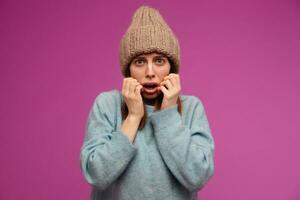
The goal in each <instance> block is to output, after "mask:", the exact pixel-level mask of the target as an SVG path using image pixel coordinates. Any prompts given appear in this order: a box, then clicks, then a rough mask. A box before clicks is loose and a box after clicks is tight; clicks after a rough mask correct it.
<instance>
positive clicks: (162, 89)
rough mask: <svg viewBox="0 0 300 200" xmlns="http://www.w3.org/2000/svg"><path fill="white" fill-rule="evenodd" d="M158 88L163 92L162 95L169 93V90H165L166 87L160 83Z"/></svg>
mask: <svg viewBox="0 0 300 200" xmlns="http://www.w3.org/2000/svg"><path fill="white" fill-rule="evenodd" d="M159 88H160V90H161V91H162V92H163V93H164V96H167V95H168V94H169V91H168V90H167V88H166V87H165V86H163V85H162V86H160V87H159Z"/></svg>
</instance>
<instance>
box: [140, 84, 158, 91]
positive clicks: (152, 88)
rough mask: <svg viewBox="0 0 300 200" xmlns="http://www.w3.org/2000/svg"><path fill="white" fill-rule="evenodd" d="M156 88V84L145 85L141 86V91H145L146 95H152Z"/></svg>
mask: <svg viewBox="0 0 300 200" xmlns="http://www.w3.org/2000/svg"><path fill="white" fill-rule="evenodd" d="M157 86H158V84H156V83H146V84H144V85H143V91H145V92H147V93H154V92H156V88H157Z"/></svg>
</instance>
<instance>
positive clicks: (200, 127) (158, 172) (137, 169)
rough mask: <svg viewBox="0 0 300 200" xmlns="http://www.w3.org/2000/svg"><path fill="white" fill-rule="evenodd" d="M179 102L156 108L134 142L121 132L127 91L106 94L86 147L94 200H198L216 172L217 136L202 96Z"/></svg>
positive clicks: (91, 119) (95, 110)
mask: <svg viewBox="0 0 300 200" xmlns="http://www.w3.org/2000/svg"><path fill="white" fill-rule="evenodd" d="M180 98H181V100H182V105H183V110H182V111H183V112H182V116H181V115H180V114H179V113H178V111H177V106H173V107H169V108H167V109H165V110H160V111H154V107H153V106H150V105H147V106H146V108H147V112H148V121H147V123H146V126H145V127H144V128H143V129H142V130H140V131H138V133H137V136H136V138H135V140H134V142H133V143H131V142H130V141H129V139H128V138H127V137H126V136H125V135H124V134H123V133H122V132H121V130H120V129H121V125H122V117H121V102H122V100H123V97H122V94H121V93H120V92H119V91H118V90H111V91H107V92H103V93H100V94H99V95H98V96H97V97H96V99H95V101H94V104H93V106H92V108H91V110H90V114H89V116H88V120H87V124H86V133H85V134H86V135H85V138H84V143H83V145H82V147H81V154H80V162H81V163H80V164H81V170H82V172H83V175H84V177H85V179H86V181H87V182H88V183H90V184H91V185H92V191H91V194H90V199H91V200H135V199H136V200H145V199H147V200H152V199H153V200H188V199H192V200H196V199H197V191H198V190H200V189H201V188H202V187H203V186H204V185H205V184H206V183H207V181H208V180H209V179H210V178H211V177H212V176H213V173H214V160H213V157H214V140H213V137H212V135H211V133H210V128H209V124H208V121H207V118H206V114H205V110H204V107H203V104H202V103H201V101H200V99H198V98H197V97H195V96H187V95H181V97H180Z"/></svg>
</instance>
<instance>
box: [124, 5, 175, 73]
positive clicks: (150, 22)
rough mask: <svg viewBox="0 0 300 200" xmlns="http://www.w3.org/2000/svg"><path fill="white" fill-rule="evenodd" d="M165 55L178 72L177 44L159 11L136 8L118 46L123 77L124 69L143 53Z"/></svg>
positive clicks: (144, 7) (147, 7)
mask: <svg viewBox="0 0 300 200" xmlns="http://www.w3.org/2000/svg"><path fill="white" fill-rule="evenodd" d="M152 52H157V53H162V54H165V55H166V56H167V57H168V58H169V59H170V60H171V62H172V63H173V65H174V73H178V72H179V66H180V46H179V42H178V40H177V38H176V36H175V34H174V33H173V31H172V30H171V28H170V27H169V26H168V24H167V23H166V22H165V20H164V19H163V17H162V16H161V15H160V13H159V11H158V10H156V9H154V8H151V7H149V6H141V7H140V8H138V9H137V10H136V11H135V13H134V15H133V18H132V22H131V24H130V26H129V28H128V29H127V32H126V33H125V34H124V36H123V38H122V41H121V46H120V66H121V71H122V74H123V75H124V76H126V68H127V67H128V66H129V64H130V62H131V61H132V59H133V58H134V57H136V56H137V55H140V54H143V53H152Z"/></svg>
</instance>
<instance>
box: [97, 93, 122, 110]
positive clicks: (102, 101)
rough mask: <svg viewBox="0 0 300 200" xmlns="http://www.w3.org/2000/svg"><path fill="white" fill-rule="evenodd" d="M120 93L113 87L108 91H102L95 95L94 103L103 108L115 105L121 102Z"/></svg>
mask: <svg viewBox="0 0 300 200" xmlns="http://www.w3.org/2000/svg"><path fill="white" fill-rule="evenodd" d="M121 101H122V95H121V93H120V91H118V90H116V89H113V90H109V91H103V92H100V93H98V94H97V95H96V98H95V102H94V103H95V104H97V105H98V106H101V107H103V108H106V107H116V106H117V105H119V104H121Z"/></svg>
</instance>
